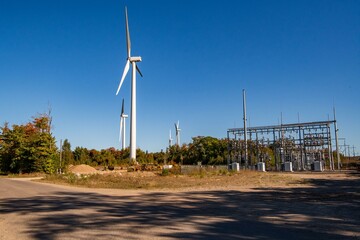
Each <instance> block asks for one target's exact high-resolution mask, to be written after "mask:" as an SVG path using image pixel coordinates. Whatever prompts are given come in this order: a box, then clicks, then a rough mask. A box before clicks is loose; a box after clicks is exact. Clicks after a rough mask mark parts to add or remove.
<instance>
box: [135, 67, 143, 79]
mask: <svg viewBox="0 0 360 240" xmlns="http://www.w3.org/2000/svg"><path fill="white" fill-rule="evenodd" d="M136 70H137V71H138V73H139V74H140V76H141V77H143V75H142V73H141V71H140V68H139V67H138V66H137V65H136Z"/></svg>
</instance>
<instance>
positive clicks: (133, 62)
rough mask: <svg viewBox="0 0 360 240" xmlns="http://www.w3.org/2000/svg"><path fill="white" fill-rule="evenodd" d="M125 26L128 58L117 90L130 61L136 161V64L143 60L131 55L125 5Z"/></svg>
mask: <svg viewBox="0 0 360 240" xmlns="http://www.w3.org/2000/svg"><path fill="white" fill-rule="evenodd" d="M125 27H126V49H127V60H126V64H125V68H124V72H123V75H122V77H121V80H120V84H119V87H118V89H117V91H116V95H118V93H119V91H120V88H121V85H122V84H123V82H124V79H125V77H126V74H127V73H128V71H129V68H130V63H131V65H132V76H131V112H130V120H131V122H130V159H131V160H132V161H134V162H136V71H138V72H139V74H140V76H141V77H142V74H141V72H140V69H139V68H138V66H137V65H136V63H137V62H141V57H132V56H131V43H130V33H129V23H128V15H127V8H126V7H125Z"/></svg>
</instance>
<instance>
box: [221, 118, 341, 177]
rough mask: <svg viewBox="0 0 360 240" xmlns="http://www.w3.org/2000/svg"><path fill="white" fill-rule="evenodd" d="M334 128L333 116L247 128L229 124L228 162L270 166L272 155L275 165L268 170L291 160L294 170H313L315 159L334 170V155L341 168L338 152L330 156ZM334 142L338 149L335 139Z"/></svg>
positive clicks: (247, 166)
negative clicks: (302, 121)
mask: <svg viewBox="0 0 360 240" xmlns="http://www.w3.org/2000/svg"><path fill="white" fill-rule="evenodd" d="M331 126H333V127H334V128H333V129H334V130H333V131H331ZM245 131H246V132H245ZM337 131H338V129H337V128H336V120H332V121H319V122H305V123H293V124H280V125H273V126H262V127H248V128H246V130H244V128H231V129H228V130H227V139H228V153H229V154H228V165H229V164H231V163H239V165H240V167H241V168H243V169H253V168H255V166H256V164H258V163H259V162H264V163H266V165H267V168H268V169H270V164H269V161H270V159H271V158H272V159H273V161H274V164H273V168H275V169H271V170H282V168H283V166H284V164H285V163H286V162H292V166H293V169H294V170H299V171H300V170H312V169H313V168H314V162H315V161H320V162H321V163H322V164H323V166H324V167H326V168H328V169H329V170H335V165H334V158H335V157H336V158H337V165H338V166H337V168H338V169H339V170H340V165H341V164H340V156H339V154H337V155H336V156H335V157H334V156H333V150H332V147H333V146H332V143H331V133H332V132H333V133H335V138H336V139H337ZM244 139H247V141H246V143H247V144H245V142H244ZM335 145H336V152H337V153H339V146H338V141H336V142H335ZM269 149H271V151H269ZM271 155H272V156H271Z"/></svg>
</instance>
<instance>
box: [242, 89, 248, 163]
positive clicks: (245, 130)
mask: <svg viewBox="0 0 360 240" xmlns="http://www.w3.org/2000/svg"><path fill="white" fill-rule="evenodd" d="M243 114H244V142H245V157H244V160H245V168H247V167H248V149H247V129H246V96H245V89H243Z"/></svg>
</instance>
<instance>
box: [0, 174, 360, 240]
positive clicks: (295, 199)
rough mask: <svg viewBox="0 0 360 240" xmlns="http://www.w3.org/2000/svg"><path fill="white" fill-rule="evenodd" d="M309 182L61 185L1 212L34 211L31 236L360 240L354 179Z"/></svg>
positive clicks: (13, 201)
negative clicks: (108, 187) (118, 189)
mask: <svg viewBox="0 0 360 240" xmlns="http://www.w3.org/2000/svg"><path fill="white" fill-rule="evenodd" d="M310 184H311V185H312V187H311V188H307V187H303V188H259V189H253V190H252V191H193V192H172V193H166V192H146V193H144V194H129V195H127V196H109V195H104V194H98V193H90V192H89V193H86V192H83V193H82V192H76V191H66V192H65V191H63V192H56V193H52V194H49V195H48V196H37V197H32V198H8V199H2V200H0V214H1V215H4V216H6V215H7V214H10V213H18V214H20V215H26V214H31V215H32V216H33V218H32V220H31V221H29V222H28V223H27V224H28V226H27V233H26V234H27V235H29V236H31V237H32V238H34V239H60V238H61V237H64V236H65V237H69V236H75V235H71V234H77V235H76V236H78V237H74V238H77V239H80V238H83V239H88V238H102V239H110V238H115V239H121V238H123V239H125V238H126V239H131V238H132V239H139V238H173V239H359V236H360V235H359V229H360V225H359V222H360V211H359V210H360V207H359V206H360V197H359V192H360V191H359V190H360V181H359V178H353V179H343V180H322V179H315V180H310Z"/></svg>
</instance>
